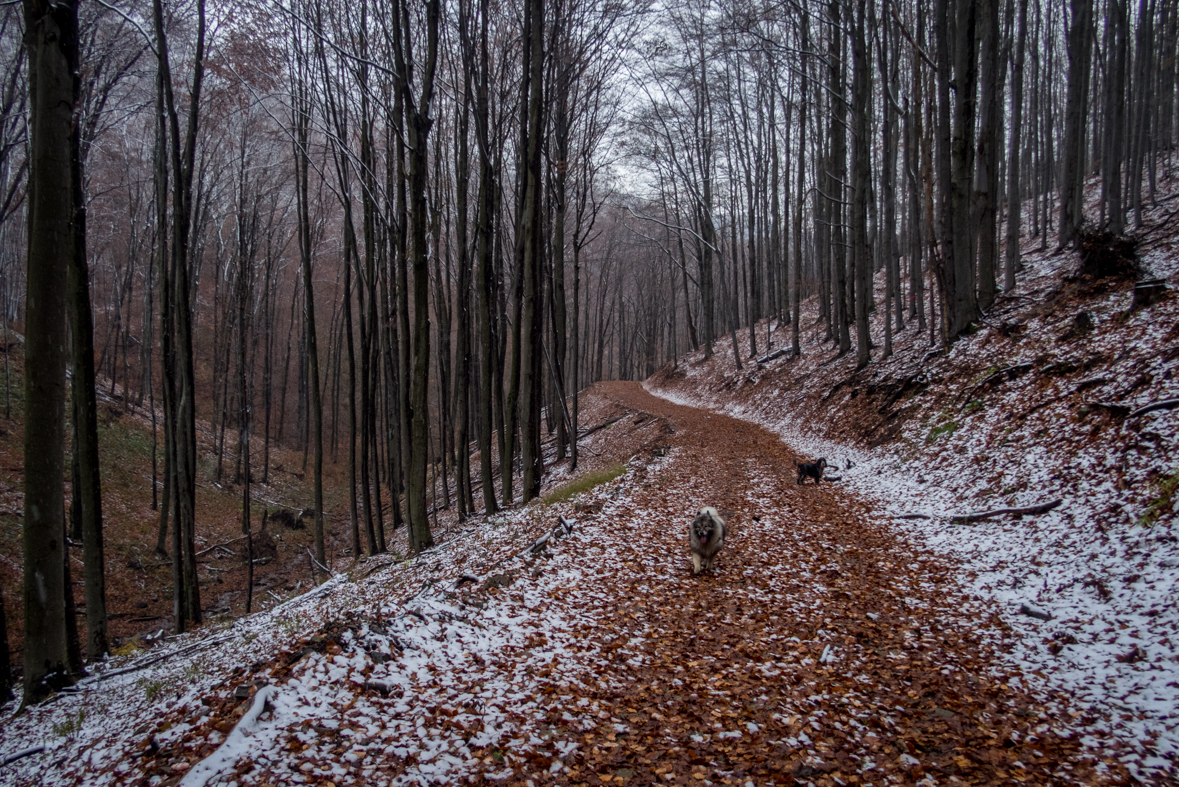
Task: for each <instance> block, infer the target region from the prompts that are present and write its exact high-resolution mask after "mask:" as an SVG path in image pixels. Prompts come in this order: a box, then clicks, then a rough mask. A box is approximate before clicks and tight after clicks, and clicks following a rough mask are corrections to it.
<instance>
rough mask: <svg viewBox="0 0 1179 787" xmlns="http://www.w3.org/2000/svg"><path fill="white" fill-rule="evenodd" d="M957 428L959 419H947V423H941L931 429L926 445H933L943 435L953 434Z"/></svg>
mask: <svg viewBox="0 0 1179 787" xmlns="http://www.w3.org/2000/svg"><path fill="white" fill-rule="evenodd" d="M957 428H958V422H957V421H947V422H946V423H944V424H941V425H940V426H935V427H934V428H932V429H930V430H929V436H928V437H926V438H925V444H926V445H933V444H934V443H936V442H937V440H938V438H939V437H941V436H942V435H951V434H953V433H954V430H955V429H957Z"/></svg>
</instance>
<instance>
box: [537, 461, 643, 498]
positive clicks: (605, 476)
mask: <svg viewBox="0 0 1179 787" xmlns="http://www.w3.org/2000/svg"><path fill="white" fill-rule="evenodd" d="M625 472H626V465H613V466H612V467H607V468H604V469H602V470H595V471H593V472H592V473H586V474H585V475H582V476H579V477H577V478H575V479H573V480H572V481H570V482H569V483H567V484H562V485H561V486H559V487H557V488H556V489H554V490H553V491H551V492H549V493H548V494H547V495H545V496H544V497H543V498H541V500H542V501H543V502H544V504H545V505H546V506H551V505H552V504H553V503H563V502H565V501H566V500H568V499H570V498H571V497H574V496H576V495H580V494H581V493H582V492H588V491H589V490H591V489H593V488H594V487H595V486H598V485H600V484H605V483H607V482H609V481H613V480H614V479H615V478H618V476H620V475H622V474H623V473H625Z"/></svg>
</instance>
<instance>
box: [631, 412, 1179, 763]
mask: <svg viewBox="0 0 1179 787" xmlns="http://www.w3.org/2000/svg"><path fill="white" fill-rule="evenodd" d="M652 393H655V394H656V395H660V396H663V397H664V398H666V399H668V400H669V401H672V402H675V403H677V404H686V405H690V406H694V407H701V406H704V407H711V408H713V409H715V410H717V411H720V412H724V413H726V414H728V415H731V416H734V417H737V418H741V419H743V420H747V421H750V422H752V423H757V424H759V425H761V426H764V427H766V428H768V429H771V430H772V431H774V432H776V433H777V434H779V435H780V436H781V437H782V439H783V440H784V441H785V442H786V443H787V444H788V445H790V446H792V447H794V448H795V449H797V450H798V451H799V452H800V453H801V454H803V455H807V456H811V457H820V456H822V457H827V458H828V461H833V460H834V461H837V462H838V463H839V465H840V469H834V468H833V469H832V470H831V473H832V474H833V475H835V474H838V475H839V476H840V477H841V480H840V481H839V482H838V483H841V484H844V485H846V486H848V487H849V488H851V489H853V490H855V491H856V492H859V493H861V494H863V495H864V496H865V497H867V498H870V499H871V500H873V501H874V502H875V503H876V504H877V505H878V506H879V507H880V508H881V509H882V510H883V511H884V512H887V513H888V514H889V515H892V516H899V515H902V514H914V513H923V514H928V515H930V516H931V519H929V520H903V519H899V518H898V519H896V527H897V529H898V531H900V532H903V533H904V534H905V536H907V537H908V538H910V539H911V540H912V541H913V542H914V543H917V544H925V545H927V546H928V547H930V548H932V549H935V550H937V551H939V552H941V553H943V554H948V555H951V556H953V557H955V558H956V559H957V560H958V561H959V562H960V564H961V566H962V573H961V580H962V583H963V585H964V586H965V588H966V589H967V592H969V593H972V594H974V595H976V596H977V597H981V598H982V599H989V600H993V601H994V602H995V603H996V604H997V607H998V609H999V611H1000V612H1001V614H1002V616H1003V619H1004V620H1005V622H1007V623H1008V624H1009V625H1010V626H1011V628H1012V629H1013V630H1014V631H1015V632H1017V633H1018V634H1019V635H1020V636H1019V637H1018V638H1016V639H1015V640H1014V642H1015V647H1014V648H1013V649H1011V650H1010V651H1009V653H1008V654H1007V656H1008V657H1009V658H1010V659H1011V660H1012V663H1014V664H1017V665H1018V666H1019V667H1020V668H1021V671H1022V672H1023V673H1024V674H1026V675H1028V676H1034V677H1035V678H1039V679H1040V680H1042V681H1043V685H1044V686H1045V687H1048V688H1053V689H1062V690H1065V691H1066V692H1067V693H1068V694H1069V695H1071V696H1073V697H1075V698H1076V705H1075V707H1074V710H1081V709H1084V708H1088V709H1091V710H1092V711H1093V712H1094V713H1095V714H1097V715H1098V716H1099V721H1097V723H1096V724H1094V725H1091V727H1090V729H1088V730H1087V734H1089V735H1093V736H1099V735H1109V736H1110V737H1115V738H1118V739H1120V740H1123V741H1125V742H1127V743H1130V744H1131V746H1132V747H1133V748H1134V749H1135V750H1137V752H1138V754H1137V756H1135V757H1134V758H1133V759H1132V760H1131V761H1128V762H1127V765H1129V766H1130V767H1132V768H1135V769H1141V771H1142V772H1143V773H1149V774H1153V775H1156V776H1157V775H1161V774H1165V773H1168V772H1173V769H1174V768H1175V766H1176V762H1177V761H1179V631H1177V627H1179V539H1177V538H1176V536H1179V528H1177V527H1176V520H1175V518H1173V517H1172V518H1169V519H1166V521H1163V522H1161V523H1160V524H1158V525H1156V526H1155V527H1152V528H1145V527H1142V526H1140V525H1138V524H1137V521H1136V518H1133V517H1130V516H1123V517H1121V518H1120V519H1119V520H1118V523H1117V524H1115V525H1101V526H1099V525H1098V514H1099V513H1100V512H1103V511H1107V510H1108V509H1109V508H1110V506H1113V505H1116V506H1118V507H1119V508H1120V507H1121V505H1122V498H1123V495H1122V494H1121V493H1119V491H1118V490H1117V488H1116V487H1115V485H1114V483H1113V480H1112V479H1111V478H1105V479H1100V476H1099V480H1097V481H1096V482H1093V481H1090V480H1088V479H1086V480H1079V481H1078V488H1077V490H1076V491H1070V492H1069V495H1068V498H1067V499H1066V500H1065V502H1064V504H1062V505H1061V506H1060V507H1059V508H1056V509H1054V510H1053V511H1050V512H1049V513H1047V514H1043V515H1039V516H1035V517H1024V518H1022V519H1013V518H1011V517H1001V518H997V519H992V520H987V521H984V522H980V523H978V524H974V525H958V524H953V523H952V522H951V521H950V515H952V514H966V513H971V512H974V511H976V510H977V509H975V507H973V506H972V505H970V503H969V501H971V500H973V499H974V497H975V495H976V493H977V492H979V491H981V490H983V489H984V488H985V487H986V486H987V480H986V479H985V478H980V477H978V475H977V474H976V473H975V472H973V463H972V461H971V454H970V453H969V451H968V452H965V453H962V454H958V453H952V452H951V453H950V454H948V455H947V456H946V458H945V459H944V461H942V462H940V463H939V464H938V465H937V467H936V468H933V467H929V468H928V469H917V468H916V467H914V466H913V463H912V462H910V461H905V460H904V459H903V458H901V457H900V456H898V455H897V453H896V452H894V451H885V450H882V449H877V450H866V449H862V448H857V447H854V446H850V445H847V444H845V443H838V442H834V441H831V440H825V439H822V438H821V437H816V436H814V435H813V434H810V433H807V432H804V431H803V430H802V429H800V428H799V426H798V425H797V424H795V423H793V422H792V421H791V420H790V419H789V417H786V418H772V417H766V415H765V411H764V410H761V409H759V408H758V407H757V406H755V405H749V404H746V405H725V404H723V403H719V402H716V401H702V400H701V399H700V398H695V397H687V396H682V395H678V394H673V393H666V392H660V391H659V390H658V389H655V390H652ZM1174 417H1175V416H1174V415H1172V416H1170V418H1171V419H1174ZM1170 428H1171V429H1175V426H1174V425H1172V426H1171V427H1170ZM1054 459H1059V457H1052V456H1049V455H1048V454H1047V451H1045V452H1044V455H1042V456H1036V457H1034V458H1033V460H1032V461H1031V462H1029V463H1028V464H1029V466H1028V467H1027V468H1026V471H1027V473H1028V474H1029V478H1028V481H1029V487H1030V488H1031V489H1034V490H1045V489H1057V488H1059V484H1057V483H1055V482H1054V481H1053V475H1054V474H1053V469H1054V466H1055V465H1056V464H1057V462H1056V461H1054ZM848 462H850V463H851V468H850V469H842V468H844V467H846V466H847V463H848ZM833 463H834V462H833ZM919 479H920V480H919ZM935 479H936V480H935ZM1043 500H1044V495H1043V494H1042V493H1041V492H1038V491H1036V492H1033V491H1028V492H1025V493H1021V494H1017V495H1013V496H1012V499H1011V501H1010V502H1011V503H1012V504H1014V505H1017V506H1018V505H1031V504H1034V503H1038V502H1042V501H1043ZM996 507H998V506H996ZM1025 604H1028V605H1031V607H1032V608H1033V609H1034V610H1037V611H1044V612H1046V613H1047V614H1049V615H1051V620H1048V621H1042V620H1040V619H1038V618H1034V617H1030V616H1028V615H1026V614H1023V613H1021V611H1020V609H1021V607H1022V606H1023V605H1025ZM1089 742H1090V743H1091V744H1092V745H1094V746H1096V747H1100V744H1101V740H1100V738H1099V737H1094V738H1093V739H1092V740H1090V741H1089Z"/></svg>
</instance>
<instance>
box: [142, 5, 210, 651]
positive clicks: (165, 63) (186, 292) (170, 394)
mask: <svg viewBox="0 0 1179 787" xmlns="http://www.w3.org/2000/svg"><path fill="white" fill-rule="evenodd" d="M152 8H153V18H154V22H155V33H156V52H157V55H158V61H159V69H158V92H157V98H158V101H159V103H160V105H161V106H160V122H161V123H162V124H163V129H164V137H165V138H166V140H167V150H168V156H169V162H170V163H169V168H170V170H171V172H172V179H171V182H172V228H171V255H170V258H169V262H168V265H167V268H168V271H167V276H166V277H165V276H161V278H160V280H161V286H164V287H166V295H165V298H166V300H167V303H166V304H165V310H166V313H165V312H164V311H162V312H161V321H162V322H164V323H165V325H166V328H165V330H164V332H163V333H164V334H165V335H164V345H165V366H164V376H165V378H166V382H165V398H164V412H165V417H166V418H168V419H169V420H171V422H172V433H171V436H172V445H171V447H170V448H171V451H170V453H171V462H172V479H173V484H174V485H173V489H172V493H173V494H172V497H173V503H172V517H173V539H172V544H173V555H172V561H173V585H174V589H173V593H174V604H173V613H174V617H175V628H176V632H177V633H183V632H184V631H185V630H186V629H187V626H188V624H189V623H200V622H201V602H200V585H199V583H198V581H197V568H196V532H195V531H196V450H197V449H196V401H195V399H196V390H195V373H194V370H193V347H192V334H193V329H192V305H191V300H190V294H191V289H192V288H191V283H190V271H189V265H190V251H191V249H190V233H191V229H192V218H193V215H194V211H193V200H192V197H193V193H192V192H193V189H192V186H193V175H194V166H193V163H194V159H195V155H196V144H197V124H198V119H199V117H200V97H201V85H202V81H203V78H204V50H205V4H204V0H197V40H196V48H195V52H194V60H195V65H194V68H193V81H192V85H191V87H190V91H189V99H190V105H189V112H188V125H187V130H186V132H185V135H184V137H183V139H182V138H181V135H180V117H179V111H178V109H177V106H176V99H175V95H174V93H173V87H172V71H171V63H170V59H169V54H168V37H167V35H166V34H165V31H164V10H163V5H162V2H161V0H154V2H153V6H152Z"/></svg>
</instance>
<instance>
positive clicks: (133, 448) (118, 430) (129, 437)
mask: <svg viewBox="0 0 1179 787" xmlns="http://www.w3.org/2000/svg"><path fill="white" fill-rule="evenodd" d="M98 446H99V449H100V450H101V451H102V453H103V456H102V459H103V466H104V467H114V466H116V465H120V464H124V465H125V464H128V463H133V464H136V465H138V464H140V463H148V464H150V463H151V433H150V432H149V431H145V430H143V429H139V428H133V427H130V426H127V425H126V424H124V423H122V422H121V421H105V422H104V421H102V420H99V422H98Z"/></svg>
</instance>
